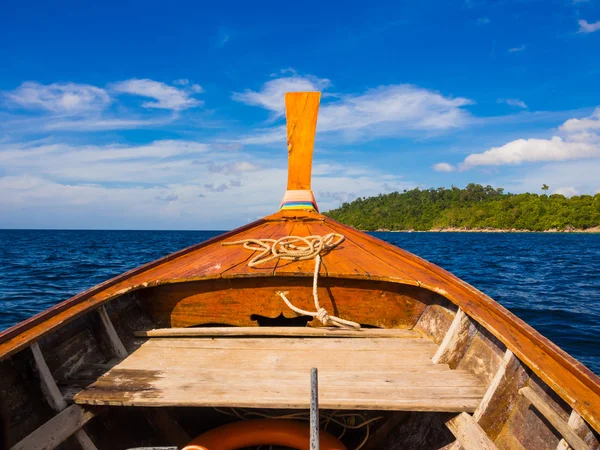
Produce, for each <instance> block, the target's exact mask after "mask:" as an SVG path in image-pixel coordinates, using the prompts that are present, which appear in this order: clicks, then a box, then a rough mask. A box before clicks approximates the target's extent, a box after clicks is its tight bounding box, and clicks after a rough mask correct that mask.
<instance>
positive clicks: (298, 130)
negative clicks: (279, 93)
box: [281, 92, 321, 211]
mask: <svg viewBox="0 0 600 450" xmlns="http://www.w3.org/2000/svg"><path fill="white" fill-rule="evenodd" d="M320 100H321V93H320V92H288V93H286V94H285V117H286V122H287V145H288V147H287V148H288V182H287V192H286V194H285V196H284V197H283V201H282V203H281V209H306V210H316V211H318V209H317V203H316V201H315V199H314V196H313V194H312V191H311V189H310V182H311V172H312V156H313V149H314V146H315V133H316V131H317V116H318V114H319V102H320Z"/></svg>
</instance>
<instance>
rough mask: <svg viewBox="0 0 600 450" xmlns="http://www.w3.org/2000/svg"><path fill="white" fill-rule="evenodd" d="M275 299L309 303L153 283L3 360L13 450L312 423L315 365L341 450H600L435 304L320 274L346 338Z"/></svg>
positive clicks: (516, 363) (254, 284)
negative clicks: (356, 326) (252, 423)
mask: <svg viewBox="0 0 600 450" xmlns="http://www.w3.org/2000/svg"><path fill="white" fill-rule="evenodd" d="M276 289H285V290H286V291H287V292H289V295H290V297H293V298H296V299H300V298H309V299H310V296H311V289H312V283H311V280H310V278H298V277H281V278H277V279H276V280H274V279H272V278H262V279H259V280H258V281H257V280H256V279H249V278H238V279H217V280H208V281H197V282H191V283H178V284H165V285H157V286H154V287H149V288H146V289H142V290H137V291H133V292H129V293H126V294H124V295H121V296H119V297H117V298H115V299H114V300H112V301H110V302H108V303H105V304H102V305H100V306H99V307H97V308H95V309H93V310H91V311H88V312H87V313H85V314H83V315H81V316H80V317H78V318H76V319H75V320H73V321H71V322H70V323H68V324H67V325H64V326H62V327H60V328H57V329H56V330H54V331H53V332H52V333H49V334H48V335H46V336H44V337H42V338H41V339H39V340H38V341H36V342H35V343H34V344H31V345H29V346H27V347H26V348H24V349H22V350H20V351H18V352H16V353H14V354H12V355H11V356H10V357H8V358H5V359H4V360H3V361H2V362H0V379H2V381H3V383H2V385H1V386H0V392H1V394H0V395H1V398H2V405H3V411H2V413H3V417H4V420H5V422H6V427H5V430H6V431H7V442H8V444H7V448H11V449H32V448H64V449H71V448H72V449H79V448H86V449H88V448H98V449H116V448H123V449H127V448H137V447H158V446H165V447H176V448H183V447H184V446H185V445H186V444H188V443H190V442H191V441H192V439H193V438H194V437H195V436H198V435H201V434H202V433H205V432H207V431H209V430H211V429H214V428H217V427H219V426H221V425H224V424H227V423H232V422H238V421H242V420H249V419H258V418H275V417H283V418H293V419H296V420H307V419H308V409H309V402H310V369H311V368H312V367H317V368H318V370H319V406H320V408H321V412H320V417H321V429H322V430H325V431H327V432H328V433H330V434H332V435H334V436H336V437H338V436H339V437H340V441H341V442H342V443H343V444H344V446H345V448H348V449H352V448H363V449H365V448H366V449H369V448H371V449H377V448H389V449H396V448H397V449H425V448H431V449H441V448H460V446H461V442H462V443H465V442H466V446H465V448H527V449H557V448H569V447H567V445H569V446H571V447H572V448H590V449H597V448H600V445H599V440H598V434H597V432H596V431H594V430H593V428H591V427H590V426H589V425H588V424H587V423H586V422H585V420H583V419H582V418H581V417H580V416H579V415H578V414H577V412H575V410H574V409H573V408H572V407H570V405H569V404H568V403H566V402H565V401H564V400H563V399H561V398H560V396H559V395H557V393H556V392H554V391H553V390H552V389H550V388H549V386H548V385H547V384H546V383H544V381H542V380H541V379H540V377H538V376H537V375H536V374H535V373H534V372H533V371H532V370H531V369H529V368H528V367H527V366H526V365H524V364H523V363H522V362H521V361H520V360H519V359H518V358H517V357H516V356H515V355H514V353H513V352H511V351H510V350H509V349H507V347H506V346H505V345H504V344H503V343H502V342H501V341H500V340H498V339H497V338H495V337H494V336H493V335H492V334H491V333H490V332H488V331H487V330H486V329H485V328H484V327H483V326H481V325H480V324H478V323H477V322H475V321H474V320H472V319H471V318H469V316H468V315H467V314H465V313H464V312H463V311H462V310H460V309H459V308H457V307H456V306H455V305H454V304H453V303H452V302H450V301H449V300H447V299H445V298H444V297H443V296H442V295H440V294H438V293H435V292H432V291H429V290H427V289H424V288H421V287H417V286H407V285H402V284H397V283H390V282H380V281H366V280H351V279H346V280H339V279H331V278H322V280H321V283H320V285H319V294H320V298H321V301H322V303H323V304H324V305H326V308H331V309H330V310H331V311H335V313H336V314H339V315H341V316H343V317H351V318H352V319H353V320H357V321H360V324H361V329H360V330H359V331H354V330H351V331H348V330H344V329H335V328H333V329H332V328H331V327H314V326H311V325H318V323H317V324H315V323H313V322H318V321H317V320H316V319H314V318H313V317H309V316H298V315H297V314H295V313H294V312H293V311H291V310H289V309H288V308H287V307H286V305H285V304H283V303H282V302H281V299H279V298H278V297H277V296H276V295H274V292H275V290H276ZM356 304H359V305H360V308H354V309H353V305H356ZM216 305H219V307H218V308H217V307H212V306H216ZM207 311H212V313H211V314H206V315H205V314H204V313H205V312H207ZM307 325H308V326H307ZM559 424H562V425H567V428H566V429H565V428H564V426H561V425H559ZM567 430H570V431H567ZM565 431H567V432H566V433H565ZM478 439H481V440H483V442H485V444H486V445H490V446H489V447H487V446H480V445H481V444H480V442H479V441H478ZM48 441H51V442H53V443H54V444H55V445H53V446H52V447H44V446H43V445H42V444H43V443H46V442H48ZM492 445H493V447H492ZM307 448H308V447H307Z"/></svg>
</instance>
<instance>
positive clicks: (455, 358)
mask: <svg viewBox="0 0 600 450" xmlns="http://www.w3.org/2000/svg"><path fill="white" fill-rule="evenodd" d="M476 333H477V328H476V327H475V325H474V324H473V322H472V321H471V319H469V316H467V315H466V314H465V313H464V311H463V310H462V309H459V310H458V311H457V313H456V315H455V316H454V320H453V321H452V325H450V328H449V329H448V331H447V333H446V335H445V336H444V340H443V341H442V343H441V344H440V346H439V348H438V350H437V352H435V355H433V359H432V360H433V362H434V363H435V364H438V363H443V364H448V365H449V366H450V367H456V365H457V364H458V362H459V361H460V360H461V359H462V357H463V355H464V354H465V352H466V351H467V348H468V347H469V344H470V343H471V340H472V339H473V337H474V336H475V334H476Z"/></svg>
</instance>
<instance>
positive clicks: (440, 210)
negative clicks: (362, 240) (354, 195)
mask: <svg viewBox="0 0 600 450" xmlns="http://www.w3.org/2000/svg"><path fill="white" fill-rule="evenodd" d="M542 189H544V190H545V191H547V190H548V186H546V185H544V186H543V187H542ZM325 215H327V216H329V217H331V218H333V219H335V220H338V221H340V222H343V223H345V224H347V225H351V226H354V227H356V228H358V229H360V230H369V231H373V230H378V229H387V230H419V231H425V230H431V229H445V228H461V229H470V230H473V229H489V228H494V229H509V230H510V229H516V230H530V231H544V230H551V229H556V230H570V229H588V228H593V227H598V226H600V193H599V194H596V195H594V196H591V195H580V196H574V197H571V198H566V197H565V196H563V195H559V194H553V195H545V194H542V195H538V194H509V193H504V189H502V188H499V189H494V188H492V187H491V186H485V187H484V186H481V185H479V184H469V185H468V186H467V187H466V188H465V189H459V188H457V187H452V188H450V189H445V188H438V189H433V188H432V189H427V190H421V189H419V188H416V189H413V190H410V191H404V192H403V193H399V192H392V193H391V194H385V195H384V194H380V195H379V196H377V197H369V198H358V199H356V200H354V201H353V202H351V203H344V204H343V205H342V206H341V207H340V208H337V209H333V210H331V211H329V212H327V213H325Z"/></svg>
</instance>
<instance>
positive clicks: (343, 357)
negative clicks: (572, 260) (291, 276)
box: [74, 337, 485, 412]
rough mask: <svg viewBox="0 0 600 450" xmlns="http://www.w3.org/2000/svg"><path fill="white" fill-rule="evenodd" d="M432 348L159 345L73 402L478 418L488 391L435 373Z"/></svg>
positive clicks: (284, 342)
mask: <svg viewBox="0 0 600 450" xmlns="http://www.w3.org/2000/svg"><path fill="white" fill-rule="evenodd" d="M435 348H436V346H435V345H434V344H432V343H431V342H430V341H428V340H426V339H390V338H370V339H352V338H330V339H314V338H257V339H254V338H252V339H247V338H246V339H244V338H214V339H198V338H172V337H171V338H152V339H149V340H148V341H147V342H145V343H144V344H143V345H142V346H141V347H140V348H139V349H138V350H136V351H135V352H134V353H133V354H131V355H130V356H129V357H128V358H127V359H125V360H124V361H122V362H121V363H120V364H118V365H117V366H115V367H114V368H113V369H111V370H110V371H109V372H107V373H106V374H105V375H104V376H102V377H100V378H99V379H98V380H97V381H96V382H94V383H93V384H91V385H90V386H88V387H87V388H85V389H84V390H83V391H81V392H80V393H78V394H77V395H76V396H75V399H74V400H75V402H76V403H81V404H109V405H126V406H238V407H258V408H308V406H309V401H310V395H309V394H310V384H309V374H310V369H311V368H312V367H317V368H318V369H319V391H320V399H319V403H320V406H321V407H323V408H343V409H381V410H414V411H456V412H460V411H474V410H475V408H476V407H477V405H478V404H479V402H480V401H481V399H482V398H483V395H484V394H485V386H483V385H482V383H481V382H480V381H478V380H477V379H476V378H475V377H474V376H473V375H471V374H470V373H468V372H466V371H461V370H450V369H449V367H448V366H447V365H444V364H433V363H432V362H431V356H432V355H433V354H434V353H435Z"/></svg>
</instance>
